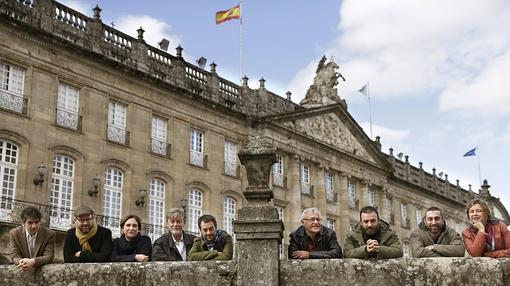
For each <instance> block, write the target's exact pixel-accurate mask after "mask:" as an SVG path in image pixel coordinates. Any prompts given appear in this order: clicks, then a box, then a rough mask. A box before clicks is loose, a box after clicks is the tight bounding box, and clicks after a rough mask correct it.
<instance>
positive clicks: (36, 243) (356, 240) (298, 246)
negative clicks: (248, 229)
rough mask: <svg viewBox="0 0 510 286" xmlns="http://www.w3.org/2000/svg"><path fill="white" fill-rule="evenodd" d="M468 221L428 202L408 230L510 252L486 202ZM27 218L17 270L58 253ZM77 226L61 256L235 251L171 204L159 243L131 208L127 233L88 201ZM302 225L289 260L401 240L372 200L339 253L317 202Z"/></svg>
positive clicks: (429, 249)
mask: <svg viewBox="0 0 510 286" xmlns="http://www.w3.org/2000/svg"><path fill="white" fill-rule="evenodd" d="M466 215H467V218H468V220H469V221H470V222H471V223H470V224H469V226H468V227H467V228H466V229H465V230H464V231H463V232H462V237H461V236H460V235H459V234H458V233H457V232H456V231H455V230H454V229H452V228H450V227H449V226H447V225H446V220H445V217H444V215H443V212H442V211H441V209H439V208H437V207H430V208H429V209H427V211H426V212H425V216H424V217H423V220H422V222H421V223H420V224H419V226H418V229H417V230H415V231H414V232H413V233H412V234H411V237H410V239H411V251H412V255H413V256H414V257H440V256H449V257H455V256H459V257H461V256H464V254H465V250H467V252H468V253H469V255H471V256H474V257H476V256H486V257H494V258H498V257H510V231H509V230H508V229H507V226H506V225H505V224H504V223H503V222H501V221H499V220H496V219H494V218H492V216H491V211H490V209H489V207H488V205H487V204H486V203H485V202H484V201H482V200H478V199H476V200H473V201H471V202H470V203H469V204H468V206H467V208H466ZM21 220H22V222H23V224H22V225H21V226H19V227H16V228H14V229H12V230H11V231H10V245H9V248H10V255H11V259H12V262H13V263H14V264H16V265H17V267H18V268H19V270H20V271H27V270H30V269H33V268H35V267H38V266H42V265H44V264H48V263H51V262H52V261H53V258H54V250H55V232H54V231H52V230H50V229H49V228H47V227H44V226H42V225H40V223H41V213H40V212H39V210H38V209H37V208H35V207H27V208H25V209H23V211H22V212H21ZM74 223H75V227H74V228H71V229H70V230H68V231H67V234H66V239H65V243H64V262H66V263H83V262H116V261H124V262H129V261H137V262H147V261H197V260H230V259H232V254H233V243H232V238H231V236H230V235H229V234H228V233H227V232H225V231H223V230H221V229H218V226H217V223H216V219H215V218H214V216H212V215H203V216H201V217H200V218H199V219H198V222H197V223H198V227H199V229H200V234H201V236H200V237H196V236H194V235H192V234H189V233H186V232H184V230H183V229H184V212H183V210H182V209H179V208H173V209H170V210H169V211H168V213H167V214H166V223H167V227H168V230H169V231H168V232H167V233H165V234H163V235H162V236H161V237H160V238H158V239H156V241H155V242H154V244H152V243H151V239H150V238H149V237H148V236H145V235H142V234H141V233H140V228H141V219H140V217H138V216H136V215H133V214H130V215H127V216H126V217H124V218H122V220H121V221H120V228H121V230H122V235H121V236H120V237H119V238H115V239H114V240H112V232H111V231H110V230H109V229H108V228H105V227H102V226H99V225H98V224H97V223H96V220H95V216H94V211H93V210H92V209H91V208H89V207H86V206H81V207H79V208H77V209H76V210H75V212H74ZM301 224H302V225H301V226H300V227H299V228H298V229H297V230H295V231H293V232H292V233H291V234H290V243H289V248H288V257H289V259H321V258H360V259H365V258H376V259H384V258H399V257H402V255H403V250H402V243H401V242H400V239H399V238H398V236H397V234H396V233H395V232H394V231H393V230H391V228H390V226H389V224H388V223H386V222H384V221H382V220H381V219H380V218H379V213H378V212H377V209H376V208H374V207H372V206H366V207H363V208H362V209H361V210H360V221H359V223H358V224H357V225H356V226H355V227H354V228H353V229H352V230H351V231H350V232H349V233H348V234H347V237H346V239H345V244H344V248H343V252H342V248H341V247H340V245H339V243H338V240H337V237H336V234H335V231H334V230H332V229H330V228H328V227H326V226H323V225H322V224H321V213H320V211H319V210H318V209H317V208H308V209H305V210H304V211H303V213H302V214H301Z"/></svg>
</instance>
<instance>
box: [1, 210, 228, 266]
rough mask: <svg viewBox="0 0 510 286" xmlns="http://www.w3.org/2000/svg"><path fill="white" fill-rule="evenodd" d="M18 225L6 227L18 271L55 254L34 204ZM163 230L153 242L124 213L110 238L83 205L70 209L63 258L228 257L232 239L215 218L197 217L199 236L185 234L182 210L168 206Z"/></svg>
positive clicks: (49, 232) (132, 217) (137, 221)
mask: <svg viewBox="0 0 510 286" xmlns="http://www.w3.org/2000/svg"><path fill="white" fill-rule="evenodd" d="M21 220H22V222H23V224H22V225H21V226H19V227H16V228H14V229H12V230H11V231H10V242H9V249H10V255H11V260H12V262H13V263H14V264H16V265H17V267H18V269H19V270H20V271H27V270H30V269H33V268H35V267H39V266H42V265H44V264H48V263H51V262H52V261H53V258H54V255H55V232H54V231H52V230H50V229H49V228H47V227H45V226H42V225H41V224H40V222H41V213H40V212H39V210H38V209H37V208H35V207H27V208H25V209H23V211H22V212H21ZM166 222H167V227H168V230H169V231H168V232H167V233H165V234H163V235H162V236H161V237H160V238H158V239H156V241H155V242H154V244H152V242H151V239H150V238H149V237H148V236H145V235H142V234H141V233H140V229H141V225H142V224H141V219H140V217H138V216H137V215H133V214H130V215H127V216H125V217H124V218H122V220H121V221H120V228H121V230H122V235H121V236H120V237H118V238H115V239H113V240H112V232H111V230H109V229H108V228H105V227H102V226H100V225H98V224H97V223H96V220H95V216H94V211H93V210H92V209H91V208H89V207H86V206H81V207H78V208H77V209H76V210H75V212H74V224H75V227H73V228H71V229H69V230H68V231H67V233H66V238H65V242H64V262H65V263H84V262H118V261H123V262H130V261H136V262H147V261H198V260H230V259H232V255H233V243H232V238H231V237H230V235H229V234H228V233H227V232H226V231H223V230H221V229H218V226H217V223H216V218H215V217H214V216H212V215H203V216H201V217H200V218H199V219H198V226H199V228H200V233H201V236H200V237H196V236H195V235H192V234H189V233H186V232H184V230H183V229H184V212H183V210H182V209H178V208H173V209H170V210H169V211H168V213H167V214H166Z"/></svg>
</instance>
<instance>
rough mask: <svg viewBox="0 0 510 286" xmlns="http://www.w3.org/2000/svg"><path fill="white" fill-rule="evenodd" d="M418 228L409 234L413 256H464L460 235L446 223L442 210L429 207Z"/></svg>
mask: <svg viewBox="0 0 510 286" xmlns="http://www.w3.org/2000/svg"><path fill="white" fill-rule="evenodd" d="M418 227H419V229H417V230H415V231H414V232H413V233H412V234H411V250H412V252H413V257H441V256H449V257H455V256H464V243H463V242H462V238H461V237H460V235H459V234H458V233H457V232H456V231H455V230H454V229H452V228H450V227H448V226H447V225H446V222H445V220H444V217H443V212H442V211H441V210H440V209H439V208H437V207H430V208H429V209H427V211H426V212H425V217H424V218H423V221H422V222H421V223H420V225H419V226H418Z"/></svg>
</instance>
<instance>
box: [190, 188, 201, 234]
mask: <svg viewBox="0 0 510 286" xmlns="http://www.w3.org/2000/svg"><path fill="white" fill-rule="evenodd" d="M202 201H203V194H202V192H201V191H200V190H199V189H195V188H192V189H190V190H189V194H188V218H187V219H186V224H187V225H188V231H189V232H191V233H192V234H195V235H199V234H200V229H199V228H198V224H197V223H198V218H199V217H200V216H202V205H203V204H202Z"/></svg>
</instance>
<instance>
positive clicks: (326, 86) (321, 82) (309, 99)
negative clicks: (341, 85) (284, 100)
mask: <svg viewBox="0 0 510 286" xmlns="http://www.w3.org/2000/svg"><path fill="white" fill-rule="evenodd" d="M337 69H338V65H337V64H336V63H335V62H334V61H330V62H328V63H326V56H322V59H321V60H320V61H319V65H318V66H317V70H316V71H315V73H316V74H315V77H314V79H313V84H312V85H311V86H310V87H309V88H308V91H307V92H306V95H305V98H304V99H303V100H301V102H300V103H299V104H301V105H303V106H305V107H317V106H324V105H329V104H335V103H339V102H341V99H340V97H339V96H338V90H337V88H336V86H337V85H338V78H342V80H343V81H345V78H344V77H343V76H342V74H341V73H339V72H337V71H336V70H337Z"/></svg>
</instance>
